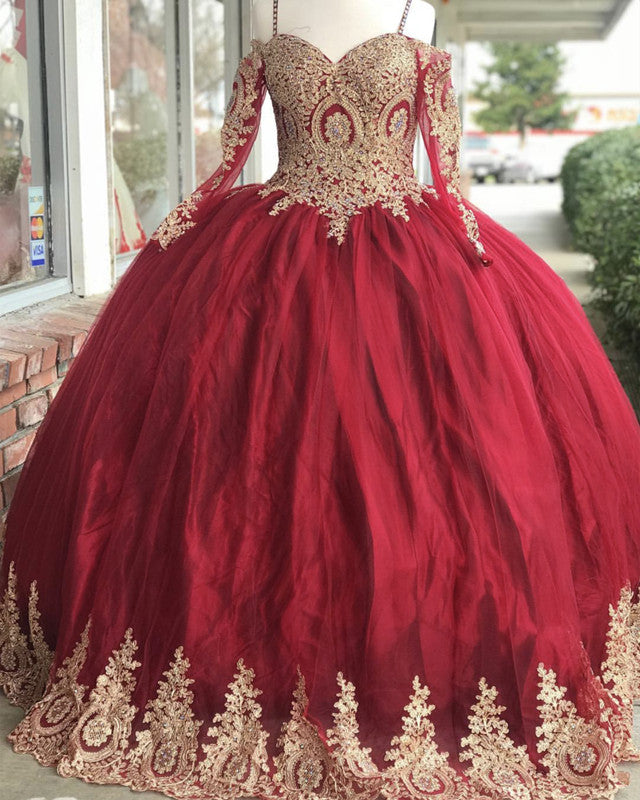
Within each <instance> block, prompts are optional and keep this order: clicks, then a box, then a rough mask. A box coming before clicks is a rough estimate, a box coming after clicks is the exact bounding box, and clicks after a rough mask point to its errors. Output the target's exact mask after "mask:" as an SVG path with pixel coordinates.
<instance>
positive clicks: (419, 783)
mask: <svg viewBox="0 0 640 800" xmlns="http://www.w3.org/2000/svg"><path fill="white" fill-rule="evenodd" d="M428 697H429V689H428V688H427V687H426V686H421V685H420V681H419V680H418V677H417V676H416V677H415V678H414V679H413V694H412V696H411V699H410V701H409V703H408V705H406V706H405V707H404V710H405V711H406V712H407V715H406V716H405V717H404V718H403V725H402V734H401V735H400V736H394V737H393V739H392V740H391V749H390V750H389V751H388V752H387V753H385V756H384V758H385V761H391V762H393V766H392V767H390V768H389V769H388V770H387V780H386V781H385V797H388V798H390V800H404V798H406V797H407V795H408V796H410V797H415V798H422V797H430V796H433V797H438V798H439V799H440V800H450V798H464V797H467V796H468V795H469V791H468V787H467V786H465V785H464V784H463V783H462V781H461V780H460V778H459V777H458V776H457V775H456V773H455V771H454V770H453V769H452V768H451V767H450V766H449V764H448V763H447V758H448V756H449V754H448V753H441V752H440V751H439V750H438V748H437V746H436V743H435V741H434V737H435V729H434V727H433V723H432V722H431V720H430V719H429V717H430V716H431V712H432V711H433V710H434V708H435V706H434V705H432V704H428V703H427V699H428ZM394 745H395V747H394Z"/></svg>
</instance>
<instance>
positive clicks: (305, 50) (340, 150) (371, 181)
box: [151, 31, 493, 266]
mask: <svg viewBox="0 0 640 800" xmlns="http://www.w3.org/2000/svg"><path fill="white" fill-rule="evenodd" d="M267 90H268V91H269V94H270V96H271V99H272V103H273V107H274V113H275V118H276V124H277V133H278V151H279V161H278V167H277V170H276V171H275V173H274V174H273V175H272V176H271V177H270V178H269V179H268V180H267V181H266V182H265V183H263V184H259V185H257V188H256V187H255V186H254V187H253V190H255V191H256V192H257V194H258V195H259V196H261V197H268V196H270V195H271V194H275V197H274V201H273V204H272V205H271V206H270V208H269V211H268V213H269V214H271V215H275V214H279V213H280V212H281V211H283V210H284V209H286V208H289V207H291V206H292V205H294V204H296V203H301V204H305V205H307V206H311V207H314V208H315V209H316V210H317V212H318V213H319V214H321V215H323V216H324V217H326V218H327V219H328V221H329V224H328V225H327V236H328V237H329V238H333V239H334V240H336V241H337V242H338V243H342V242H343V241H344V240H345V238H346V235H347V232H348V230H349V223H350V220H351V219H352V218H353V217H354V216H355V215H357V214H360V213H361V212H362V210H363V209H364V208H366V207H368V206H372V205H373V204H374V203H379V205H380V207H382V208H384V209H387V210H389V211H390V212H391V213H392V214H393V215H395V216H397V217H402V218H403V219H405V220H409V201H413V202H415V203H416V204H417V205H420V204H422V205H424V206H427V205H433V203H434V202H437V203H439V204H440V205H441V207H443V208H444V209H445V210H446V212H447V213H449V214H451V216H452V217H454V218H456V220H457V223H456V224H457V225H458V226H459V230H460V231H461V232H462V231H464V233H465V235H466V238H467V239H468V241H469V242H470V243H471V245H472V246H473V249H474V250H475V254H476V256H477V257H478V258H479V259H480V261H481V262H482V264H484V265H485V266H489V264H491V263H492V261H493V259H492V258H490V257H489V255H488V254H487V252H486V249H485V246H484V244H483V242H482V241H481V238H482V237H481V236H480V229H479V226H478V222H477V219H476V215H475V212H474V209H473V208H472V207H471V205H470V204H469V202H468V201H466V200H465V199H464V197H463V196H462V192H461V189H460V139H461V130H462V126H461V121H460V113H459V110H458V105H457V99H456V94H455V90H454V88H453V84H452V80H451V55H450V54H449V53H448V52H447V51H446V50H441V49H440V48H437V47H434V46H432V45H429V44H426V43H425V42H422V41H420V40H419V39H414V38H412V37H409V36H406V35H405V34H404V33H401V32H400V31H396V32H393V33H384V34H381V35H379V36H375V37H373V38H371V39H367V40H366V41H364V42H362V43H361V44H358V45H356V46H355V47H353V48H351V50H349V51H348V52H347V53H345V55H344V56H343V57H342V58H340V59H339V60H338V61H331V59H329V58H328V57H327V56H326V55H325V54H324V53H323V52H322V51H321V50H320V49H319V48H317V47H316V46H315V45H313V44H311V42H308V41H307V40H306V39H302V38H300V37H298V36H296V35H294V34H289V33H278V34H274V35H273V36H272V38H271V39H269V40H268V41H267V42H260V41H258V40H257V39H252V40H251V50H250V52H249V53H247V54H246V55H245V56H244V57H243V58H242V60H241V61H240V64H239V65H238V69H237V70H236V75H235V79H234V82H233V90H232V92H231V96H230V98H229V102H228V104H227V108H226V111H225V118H224V123H223V126H222V130H221V133H220V138H221V145H222V155H223V158H222V161H221V163H220V165H219V166H218V168H217V169H216V170H215V172H213V173H212V175H211V176H210V177H209V178H207V180H206V181H205V182H204V183H202V184H201V185H200V186H199V187H198V188H197V189H196V190H195V191H194V192H192V193H191V194H190V195H189V196H188V197H186V198H185V199H184V200H182V201H181V202H180V203H179V204H178V205H177V206H176V207H175V208H174V209H173V210H172V211H171V212H170V213H169V214H168V216H167V217H166V218H165V220H164V221H163V222H162V223H161V224H160V225H159V227H158V228H157V230H156V231H154V233H153V234H152V236H151V238H152V239H155V240H157V241H158V243H159V245H160V247H161V248H162V249H165V250H166V249H167V247H169V245H170V244H172V243H173V242H176V241H177V240H179V239H181V238H182V237H183V236H184V234H185V233H186V232H187V231H190V230H191V229H193V228H196V229H197V228H198V226H199V225H200V223H201V222H203V221H204V220H206V219H207V218H208V214H209V213H210V211H212V210H213V208H214V207H215V204H216V202H217V201H218V199H219V198H222V197H225V196H226V195H227V194H228V193H229V192H230V190H231V189H232V187H233V185H234V181H235V180H236V178H237V177H238V176H239V174H240V170H241V169H242V166H243V165H244V163H245V162H246V160H247V157H248V155H249V153H250V151H251V149H252V147H253V144H254V142H255V138H256V134H257V131H258V126H259V121H260V115H261V108H262V104H263V101H264V97H265V94H266V91H267ZM418 130H420V131H421V134H422V138H423V141H424V144H425V146H426V149H427V154H428V157H429V164H430V167H431V173H432V178H433V186H431V185H425V184H422V183H420V182H419V181H418V179H417V177H416V175H415V171H414V168H413V149H414V144H415V139H416V132H417V131H418Z"/></svg>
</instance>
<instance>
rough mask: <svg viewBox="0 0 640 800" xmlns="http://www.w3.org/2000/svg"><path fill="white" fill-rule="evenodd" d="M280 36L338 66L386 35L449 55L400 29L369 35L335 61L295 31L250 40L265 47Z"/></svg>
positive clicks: (447, 52) (446, 51) (445, 51)
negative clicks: (265, 39) (398, 37)
mask: <svg viewBox="0 0 640 800" xmlns="http://www.w3.org/2000/svg"><path fill="white" fill-rule="evenodd" d="M281 36H285V37H286V38H288V39H297V40H298V41H299V42H302V43H303V44H306V45H308V46H309V47H310V48H311V49H312V50H315V51H316V52H317V53H318V54H319V55H320V56H322V58H323V59H324V60H325V61H326V62H327V63H328V64H331V65H332V66H334V67H336V66H338V64H341V63H342V62H343V61H344V60H345V59H346V58H347V57H348V56H349V55H351V54H352V53H353V52H354V51H356V50H359V49H360V48H361V47H364V46H365V45H366V44H369V43H370V42H375V41H377V40H378V39H383V38H385V37H388V36H401V37H402V38H403V39H406V40H407V41H409V42H418V43H419V44H422V45H424V46H425V47H426V48H428V49H430V50H436V51H438V52H440V53H445V54H446V55H450V53H449V51H448V50H443V49H442V48H440V47H436V46H435V45H432V44H429V43H428V42H424V41H422V39H416V38H415V37H414V36H408V35H407V34H406V33H403V32H402V31H387V32H386V33H379V34H377V35H376V36H371V37H370V38H369V39H365V40H364V41H362V42H358V44H356V45H354V46H353V47H350V48H349V49H348V50H347V52H346V53H344V55H342V56H341V57H340V58H339V59H338V60H337V61H334V60H333V59H331V58H329V56H328V55H327V54H326V53H325V52H324V50H321V49H320V48H319V47H318V45H316V44H314V43H313V42H310V41H309V40H308V39H304V38H303V37H302V36H298V35H297V34H295V33H274V34H273V36H272V37H271V38H270V39H267V41H266V42H261V41H260V40H259V39H252V40H251V41H252V42H256V43H257V44H258V45H260V46H261V47H267V45H269V44H271V42H273V40H274V39H277V38H279V37H281Z"/></svg>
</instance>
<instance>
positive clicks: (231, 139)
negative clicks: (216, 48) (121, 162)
mask: <svg viewBox="0 0 640 800" xmlns="http://www.w3.org/2000/svg"><path fill="white" fill-rule="evenodd" d="M261 66H262V60H261V56H260V50H259V42H258V41H257V40H253V41H252V47H251V50H250V52H249V53H248V54H247V55H246V56H245V57H244V58H243V59H241V61H240V63H239V65H238V69H237V70H236V74H235V77H234V80H233V86H232V90H231V95H230V96H229V100H228V102H227V105H226V108H225V114H224V120H223V123H222V129H221V131H220V144H221V147H222V161H221V163H220V166H219V167H218V169H217V170H216V171H215V173H214V174H213V175H212V176H211V177H210V178H209V179H208V180H207V181H205V183H204V184H203V186H201V187H199V188H198V189H197V190H196V191H195V192H192V193H191V194H190V195H189V196H188V197H185V199H184V200H182V201H181V202H180V203H178V205H177V206H176V207H175V208H174V209H173V210H172V211H170V212H169V214H168V215H167V216H166V217H165V219H164V220H163V221H162V222H161V223H160V225H159V226H158V228H157V229H156V230H155V231H154V232H153V233H152V234H151V237H150V238H151V239H155V240H156V241H157V242H158V243H159V245H160V247H162V249H163V250H166V249H167V248H168V247H169V245H170V244H171V243H172V242H175V241H176V240H177V239H179V238H180V237H181V236H182V234H183V233H185V232H186V231H187V230H189V228H193V227H194V226H195V225H196V222H195V220H194V219H193V215H194V214H195V213H196V211H197V210H198V203H199V202H200V201H201V200H202V199H203V197H204V195H205V192H206V193H209V192H212V191H214V190H215V189H217V188H218V187H219V186H220V185H221V183H222V181H223V180H224V179H225V177H226V175H225V173H226V172H228V171H229V170H230V169H231V168H232V166H233V165H234V163H235V162H236V160H237V158H238V150H239V148H241V147H242V146H243V145H245V144H246V142H247V139H248V138H249V136H250V135H251V133H252V132H253V131H254V129H255V126H256V124H257V119H258V117H257V114H256V111H257V109H256V108H255V107H254V103H255V101H256V100H257V99H258V96H259V95H258V83H259V80H260V70H261ZM203 187H204V188H203Z"/></svg>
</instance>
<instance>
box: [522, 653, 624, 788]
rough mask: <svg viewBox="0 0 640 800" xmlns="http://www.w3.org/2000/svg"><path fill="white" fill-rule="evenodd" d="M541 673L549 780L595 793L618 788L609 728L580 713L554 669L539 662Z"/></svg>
mask: <svg viewBox="0 0 640 800" xmlns="http://www.w3.org/2000/svg"><path fill="white" fill-rule="evenodd" d="M538 676H539V677H540V693H539V695H538V698H539V699H540V700H541V704H540V705H539V706H538V710H539V711H540V716H541V717H542V725H540V726H539V727H537V728H536V736H537V737H538V742H537V748H538V752H540V753H543V754H544V755H543V757H542V763H543V764H544V765H545V766H546V767H547V769H548V779H549V781H550V782H551V783H552V784H556V785H557V786H560V785H566V784H567V783H568V784H569V785H573V786H583V787H584V786H589V788H590V790H591V792H592V793H593V795H594V796H601V795H602V794H604V793H606V791H607V790H609V789H612V788H616V787H617V786H618V785H619V784H618V782H617V780H616V777H615V769H614V766H615V764H614V760H613V751H612V743H611V740H610V739H609V737H608V736H607V733H606V730H605V729H604V728H603V727H602V726H599V725H598V724H597V723H596V722H595V721H590V722H587V721H585V720H584V719H582V717H580V716H579V715H578V712H577V711H576V707H575V706H574V705H573V703H572V702H571V701H570V700H567V699H566V698H565V697H564V695H565V694H566V691H567V690H566V688H565V687H564V686H559V685H558V683H557V680H556V675H555V673H554V672H553V670H551V669H546V668H545V667H544V665H543V664H539V665H538Z"/></svg>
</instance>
